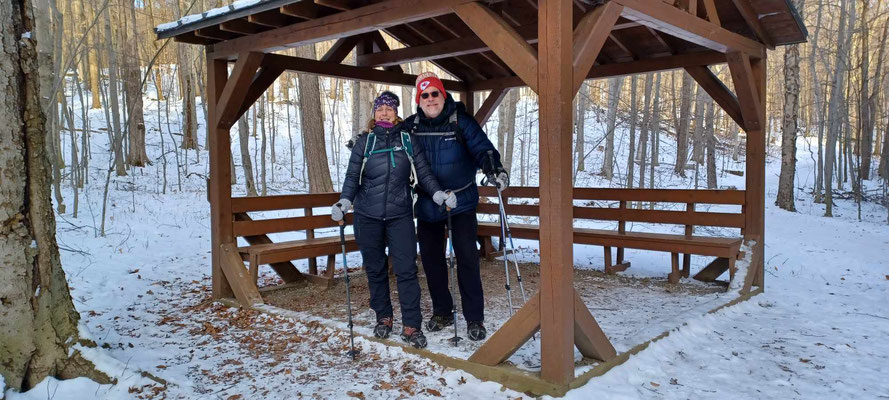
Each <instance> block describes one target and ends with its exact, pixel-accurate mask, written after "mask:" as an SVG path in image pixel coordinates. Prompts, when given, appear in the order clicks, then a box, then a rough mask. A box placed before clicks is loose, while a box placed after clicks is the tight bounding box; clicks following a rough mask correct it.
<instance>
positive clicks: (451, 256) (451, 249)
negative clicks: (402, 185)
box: [445, 206, 463, 346]
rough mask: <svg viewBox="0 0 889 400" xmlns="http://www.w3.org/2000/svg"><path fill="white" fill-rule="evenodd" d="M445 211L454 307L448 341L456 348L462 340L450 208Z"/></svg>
mask: <svg viewBox="0 0 889 400" xmlns="http://www.w3.org/2000/svg"><path fill="white" fill-rule="evenodd" d="M445 209H446V210H447V211H448V269H450V270H451V272H450V277H451V279H450V282H448V289H449V290H450V291H451V300H452V301H453V305H454V308H453V309H454V337H452V338H450V339H448V341H449V342H451V345H453V346H456V345H457V343H459V342H460V340H463V338H461V337H459V336H457V297H456V296H455V295H454V286H455V283H456V282H457V280H456V279H455V278H454V269H455V268H454V230H453V229H452V228H451V207H447V206H445ZM460 301H461V302H462V301H463V299H462V298H461V299H460Z"/></svg>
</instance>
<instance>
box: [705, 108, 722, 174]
mask: <svg viewBox="0 0 889 400" xmlns="http://www.w3.org/2000/svg"><path fill="white" fill-rule="evenodd" d="M715 117H716V107H715V106H714V104H713V99H711V98H708V99H707V120H706V121H705V124H706V140H707V189H716V188H718V186H719V184H718V183H717V182H716V125H715V124H714V123H713V122H714V121H713V120H714V119H715Z"/></svg>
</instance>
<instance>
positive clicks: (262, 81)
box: [233, 65, 284, 121]
mask: <svg viewBox="0 0 889 400" xmlns="http://www.w3.org/2000/svg"><path fill="white" fill-rule="evenodd" d="M283 72H284V68H282V67H280V66H277V65H265V66H263V67H261V68H260V69H259V71H258V72H257V73H256V76H255V77H254V78H253V82H252V83H251V84H250V87H249V88H248V89H247V94H246V95H245V96H244V102H243V103H242V104H241V108H240V109H239V110H238V113H237V114H236V115H235V116H234V117H233V120H234V121H237V120H238V119H240V118H241V116H243V115H244V113H246V112H247V110H249V109H250V106H252V105H253V103H255V102H256V100H258V99H259V97H260V96H262V94H263V93H265V91H266V89H268V88H269V87H270V86H272V84H274V83H275V80H277V79H278V77H279V76H281V73H283Z"/></svg>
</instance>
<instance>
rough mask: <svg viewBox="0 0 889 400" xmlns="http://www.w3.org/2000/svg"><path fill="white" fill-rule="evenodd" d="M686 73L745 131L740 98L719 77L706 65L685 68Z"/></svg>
mask: <svg viewBox="0 0 889 400" xmlns="http://www.w3.org/2000/svg"><path fill="white" fill-rule="evenodd" d="M685 71H686V72H688V74H689V75H691V77H692V78H694V80H695V81H696V82H697V83H698V85H701V88H703V89H704V90H705V91H706V92H707V94H709V95H710V97H711V98H713V100H714V101H716V104H719V106H720V107H722V109H723V110H725V113H726V114H728V116H729V117H731V118H732V119H733V120H734V121H735V122H736V123H737V124H738V126H740V127H741V129H744V118H743V117H742V116H741V104H740V103H739V102H738V98H737V97H735V94H734V93H732V92H731V91H730V90H729V89H728V87H726V86H725V84H723V83H722V81H721V80H719V77H717V76H716V75H715V74H714V73H713V72H712V71H710V68H707V66H705V65H695V66H691V67H685Z"/></svg>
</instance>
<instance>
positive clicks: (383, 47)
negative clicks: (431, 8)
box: [367, 18, 435, 73]
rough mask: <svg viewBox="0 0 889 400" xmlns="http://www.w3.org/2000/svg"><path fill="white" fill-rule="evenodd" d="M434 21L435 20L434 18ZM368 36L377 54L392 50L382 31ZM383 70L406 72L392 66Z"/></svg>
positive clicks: (398, 66) (399, 67)
mask: <svg viewBox="0 0 889 400" xmlns="http://www.w3.org/2000/svg"><path fill="white" fill-rule="evenodd" d="M432 20H433V21H434V20H435V18H433V19H432ZM367 35H369V37H370V40H371V42H373V45H374V52H375V53H378V52H384V51H389V50H390V49H389V44H388V43H386V39H385V38H383V34H381V33H380V31H373V32H371V33H368V34H367ZM383 70H386V71H394V72H399V73H403V72H404V69H403V68H401V66H400V65H390V66H387V67H384V68H383Z"/></svg>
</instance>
